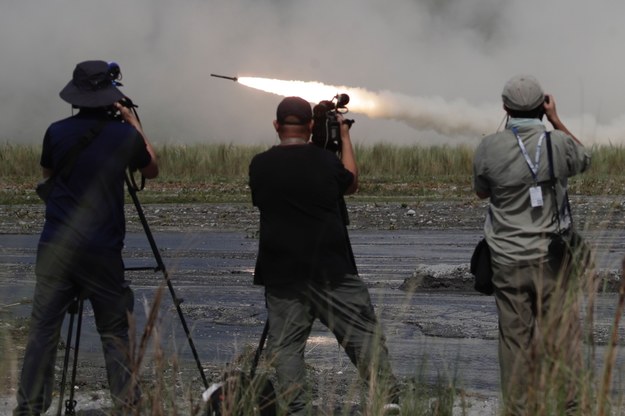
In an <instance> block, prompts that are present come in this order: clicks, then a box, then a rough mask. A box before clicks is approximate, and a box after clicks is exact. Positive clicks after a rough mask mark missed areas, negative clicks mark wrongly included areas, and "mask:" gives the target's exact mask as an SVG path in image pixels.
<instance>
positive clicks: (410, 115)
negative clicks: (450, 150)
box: [238, 77, 503, 137]
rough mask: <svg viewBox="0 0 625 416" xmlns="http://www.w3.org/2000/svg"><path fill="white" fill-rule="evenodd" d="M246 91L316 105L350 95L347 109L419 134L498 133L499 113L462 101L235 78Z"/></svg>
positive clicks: (318, 84)
mask: <svg viewBox="0 0 625 416" xmlns="http://www.w3.org/2000/svg"><path fill="white" fill-rule="evenodd" d="M238 82H239V83H240V84H243V85H245V86H247V87H250V88H254V89H257V90H261V91H265V92H269V93H272V94H276V95H280V96H283V97H288V96H293V95H295V96H299V97H302V98H303V99H305V100H307V101H309V102H311V103H313V104H316V103H318V102H319V101H322V100H329V99H331V98H332V97H334V96H335V95H336V94H340V93H345V94H347V95H349V98H350V100H349V104H348V108H349V110H350V111H352V112H356V113H362V114H365V115H367V116H369V117H371V118H385V119H390V120H397V121H401V122H403V123H406V124H408V125H409V126H412V127H414V128H416V129H420V130H434V131H436V132H438V133H441V134H446V135H452V136H456V135H476V136H477V137H480V136H481V135H483V134H488V133H491V132H493V131H495V130H496V129H497V124H496V123H497V121H499V120H500V119H501V116H502V111H503V110H502V109H501V107H499V108H480V109H478V108H475V107H472V106H470V105H469V104H468V103H466V102H464V101H462V100H456V101H454V102H451V103H448V102H446V101H445V100H443V99H442V98H440V97H430V98H415V97H408V96H405V95H402V94H396V93H392V92H389V91H381V92H378V93H376V92H372V91H368V90H366V89H363V88H355V87H347V86H336V85H326V84H323V83H321V82H314V81H294V80H291V81H287V80H280V79H270V78H258V77H238Z"/></svg>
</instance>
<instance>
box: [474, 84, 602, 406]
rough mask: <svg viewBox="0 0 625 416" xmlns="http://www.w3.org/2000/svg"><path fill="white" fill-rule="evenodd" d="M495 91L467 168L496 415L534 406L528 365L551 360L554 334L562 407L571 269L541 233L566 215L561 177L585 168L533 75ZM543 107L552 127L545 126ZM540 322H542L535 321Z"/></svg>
mask: <svg viewBox="0 0 625 416" xmlns="http://www.w3.org/2000/svg"><path fill="white" fill-rule="evenodd" d="M501 97H502V100H503V107H504V110H505V111H506V113H507V116H508V118H507V123H506V128H505V130H503V131H500V132H497V133H495V134H492V135H490V136H487V137H484V139H482V141H481V143H480V144H479V146H478V147H477V149H476V151H475V159H474V162H473V172H474V187H475V191H476V193H477V195H478V197H480V198H489V201H490V205H489V209H488V215H487V218H486V222H485V225H484V235H485V238H486V241H487V243H488V245H489V247H490V251H491V261H492V270H493V284H494V287H495V292H494V296H495V300H496V304H497V311H498V315H499V363H500V371H501V386H502V393H503V399H504V404H505V413H504V414H506V415H528V414H535V413H534V410H533V409H528V408H527V407H526V401H527V397H528V394H529V392H531V391H532V390H533V393H536V392H537V389H538V388H539V387H538V386H539V385H538V383H536V381H537V379H536V376H537V372H536V370H537V369H540V371H542V372H544V371H545V370H546V368H547V367H545V366H546V365H548V363H550V362H553V360H554V359H556V358H554V356H553V352H554V351H553V350H550V349H549V347H548V345H553V343H554V338H553V337H554V336H560V337H563V339H564V342H563V343H561V345H558V349H559V352H560V353H561V356H559V357H557V360H558V364H560V365H561V367H560V369H561V370H562V371H563V373H562V374H566V376H565V375H563V377H562V379H565V380H567V382H565V384H566V383H568V382H569V381H570V385H566V386H565V390H566V397H565V400H564V403H563V406H565V407H568V410H569V411H570V410H572V409H573V408H574V407H575V406H576V400H575V399H576V397H575V393H576V390H575V386H574V383H575V381H576V374H577V373H578V372H579V370H580V369H581V355H580V349H579V342H581V340H580V338H579V337H580V336H581V328H580V326H579V320H578V319H576V316H577V315H576V312H575V307H574V306H571V305H570V304H569V303H566V302H564V299H565V295H566V292H567V290H568V289H567V285H565V284H563V283H565V282H567V281H568V279H569V277H571V278H572V276H568V272H569V270H565V269H564V268H562V267H561V265H560V264H555V263H554V262H553V261H550V255H549V252H548V247H549V243H550V235H552V234H554V233H556V232H557V231H559V230H561V229H565V228H567V227H569V226H570V224H571V217H570V210H568V209H566V206H567V202H566V201H567V200H568V199H567V197H566V184H567V179H568V178H569V177H571V176H573V175H576V174H579V173H581V172H583V171H585V170H586V169H587V168H588V166H589V163H590V156H589V154H588V152H587V151H586V149H585V148H584V146H583V145H582V143H581V142H580V141H579V140H578V139H577V138H576V137H575V136H574V135H573V134H572V133H571V132H570V131H569V130H568V129H567V128H566V126H565V125H564V124H563V123H562V121H561V120H560V118H559V116H558V114H557V112H556V103H555V99H554V97H553V96H552V95H548V94H545V93H544V92H543V89H542V87H541V86H540V84H539V83H538V81H537V80H536V78H534V77H533V76H531V75H519V76H515V77H513V78H511V79H510V80H509V81H508V82H507V83H506V84H505V86H504V88H503V92H502V94H501ZM544 116H546V117H547V120H548V121H549V122H550V123H551V125H552V126H553V128H554V130H553V131H548V130H547V128H546V126H545V124H544V123H543V117H544ZM550 154H551V156H550ZM550 159H552V162H550ZM551 172H553V174H552V173H551ZM554 189H555V191H554ZM556 212H558V215H556ZM567 308H568V309H567ZM566 318H569V319H566ZM547 323H549V324H550V325H552V327H551V330H546V329H545V328H546V324H547ZM554 323H557V324H556V325H554ZM556 334H557V335H556ZM549 342H551V343H552V344H549ZM546 346H547V347H546ZM541 366H542V367H541ZM540 371H539V372H540ZM552 375H554V376H555V374H552ZM533 393H532V394H533ZM558 414H560V412H558Z"/></svg>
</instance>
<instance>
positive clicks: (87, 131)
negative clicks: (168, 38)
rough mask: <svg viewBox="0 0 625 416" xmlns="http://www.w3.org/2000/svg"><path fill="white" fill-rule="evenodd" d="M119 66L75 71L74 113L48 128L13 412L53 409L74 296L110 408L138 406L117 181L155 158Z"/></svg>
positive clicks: (68, 90) (147, 169) (84, 66)
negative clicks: (89, 313) (100, 361)
mask: <svg viewBox="0 0 625 416" xmlns="http://www.w3.org/2000/svg"><path fill="white" fill-rule="evenodd" d="M120 79H121V72H120V69H119V66H118V65H116V64H109V63H107V62H104V61H85V62H81V63H79V64H78V65H76V68H75V69H74V72H73V76H72V80H71V81H70V82H69V83H68V84H67V85H66V86H65V88H63V90H62V91H61V93H60V96H61V98H62V99H63V100H65V101H67V102H68V103H70V104H71V105H72V107H73V108H77V109H78V110H79V111H78V113H77V114H75V115H73V116H71V117H68V118H65V119H63V120H60V121H57V122H54V123H52V124H51V125H50V126H49V127H48V129H47V131H46V133H45V136H44V138H43V148H42V153H41V167H42V169H43V175H44V177H48V178H51V181H52V183H53V186H52V187H51V188H50V191H49V193H48V195H47V197H46V211H45V223H44V225H43V230H42V232H41V236H40V239H39V245H38V248H37V259H36V265H35V274H36V285H35V292H34V297H33V308H32V313H31V322H30V333H29V336H28V344H27V346H26V351H25V355H24V361H23V366H22V372H21V377H20V382H19V388H18V391H17V407H16V408H15V410H14V413H13V414H14V415H39V414H42V413H44V412H45V411H46V410H47V409H48V408H49V407H50V405H51V401H52V393H53V391H54V386H53V383H54V369H55V364H56V355H57V354H56V353H57V346H58V344H59V337H60V330H61V325H62V323H63V319H64V317H65V315H66V313H67V311H68V308H69V307H70V305H71V304H72V303H73V302H74V300H75V299H77V298H82V299H88V300H89V301H90V303H91V306H92V308H93V313H94V316H95V321H96V327H97V330H98V333H99V334H100V338H101V341H102V348H103V352H104V359H105V366H106V373H107V377H108V384H109V388H110V391H111V396H112V399H113V405H114V408H113V410H112V413H111V414H121V413H122V412H126V411H127V409H128V407H129V406H132V405H133V404H134V403H136V401H137V400H138V396H137V394H138V391H137V389H136V388H135V386H133V385H132V382H131V374H130V370H131V366H130V362H129V337H128V315H129V314H130V313H132V311H133V304H134V296H133V293H132V290H131V289H130V287H129V286H128V282H127V281H126V280H125V278H124V263H123V260H122V247H123V244H124V237H125V218H124V178H125V171H126V169H128V168H130V169H138V170H139V171H140V172H141V174H142V175H143V176H144V177H146V178H154V177H156V176H157V175H158V165H157V162H156V155H155V153H154V149H153V148H152V145H151V144H150V142H149V141H148V139H147V137H146V136H145V134H144V133H143V129H142V127H141V124H140V122H139V120H138V118H137V117H136V114H134V113H133V111H131V109H130V108H129V106H131V105H132V104H131V101H130V100H129V99H128V98H127V97H125V96H124V94H122V93H121V91H120V90H119V89H118V86H121V84H120V83H119V80H120Z"/></svg>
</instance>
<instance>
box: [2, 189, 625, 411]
mask: <svg viewBox="0 0 625 416" xmlns="http://www.w3.org/2000/svg"><path fill="white" fill-rule="evenodd" d="M572 205H573V211H574V215H575V218H576V219H577V225H578V227H579V228H580V229H589V230H591V229H606V228H610V229H625V216H624V215H623V211H624V207H625V205H624V202H623V201H622V199H621V198H617V197H605V198H597V197H593V198H586V197H573V198H572ZM348 208H349V216H350V221H351V222H350V226H349V227H350V229H362V230H368V229H371V230H419V229H454V228H456V229H466V230H479V229H481V227H482V223H483V220H484V214H485V212H486V204H485V203H484V202H482V201H478V200H477V199H472V200H454V201H415V202H377V203H366V202H354V201H350V200H348ZM126 209H127V222H128V225H127V228H128V231H131V232H132V231H141V230H142V228H141V223H140V222H139V221H138V219H137V215H136V210H135V207H134V206H132V205H127V207H126ZM143 209H144V212H145V215H146V218H147V221H148V223H149V224H150V227H151V229H152V231H153V232H155V233H157V232H159V231H168V232H172V231H174V232H178V231H179V232H189V231H194V232H195V231H200V230H224V231H226V230H228V231H244V232H246V233H248V234H249V235H256V234H257V229H258V212H257V210H256V209H255V208H254V207H252V206H251V205H250V204H201V205H198V204H169V205H155V204H151V205H146V206H144V207H143ZM42 221H43V205H41V204H37V205H20V206H0V235H1V234H36V233H38V232H40V230H41V226H42ZM0 318H2V316H1V315H0ZM0 323H2V324H3V325H5V324H6V322H5V320H4V319H0ZM13 324H14V327H13V328H11V329H10V331H11V334H12V335H13V336H14V337H16V339H20V328H21V331H23V330H24V328H23V324H24V323H23V322H22V323H21V326H20V323H17V324H16V323H13ZM3 333H5V332H3ZM21 338H23V333H22V334H21ZM13 347H14V348H17V349H18V350H19V348H23V346H20V345H14V346H13ZM2 348H6V347H2ZM2 348H0V350H2ZM17 366H18V365H17V360H15V362H10V363H9V364H8V365H5V367H7V368H4V370H5V371H4V372H5V375H6V378H5V383H4V388H2V389H0V392H2V394H0V416H4V415H9V414H10V409H11V408H12V407H13V406H14V400H15V399H14V390H13V387H12V386H14V385H15V377H16V376H15V374H16V368H17ZM221 370H222V369H221V368H217V367H215V368H207V374H213V375H215V374H219V373H220V372H221ZM80 371H81V372H84V371H85V369H83V368H81V369H80ZM91 371H92V376H93V377H90V378H91V379H92V380H93V383H92V384H89V385H84V386H79V388H78V390H77V391H76V397H75V398H76V400H77V402H78V403H77V409H79V412H78V413H77V414H79V415H93V416H95V415H104V414H106V411H107V409H108V408H109V406H110V403H109V400H108V391H107V390H106V388H105V385H103V380H105V377H104V374H103V372H102V369H91ZM180 371H181V374H182V373H184V372H185V371H188V372H189V374H192V373H193V371H194V369H193V368H191V369H180ZM318 371H319V372H318V373H317V374H314V376H315V379H316V380H319V379H321V380H327V381H328V382H327V383H325V385H326V386H331V387H332V388H331V391H330V390H329V391H325V392H323V391H322V392H321V394H320V397H323V398H324V402H326V403H325V404H326V405H327V403H328V401H329V402H331V401H332V400H333V399H337V398H338V399H340V398H341V396H342V395H344V394H345V393H346V391H345V390H346V389H347V386H349V385H351V380H352V379H353V374H350V373H349V371H346V372H336V371H334V370H318ZM324 371H326V373H323V372H324ZM189 377H191V376H189ZM96 380H98V381H96ZM197 384H198V385H199V386H201V382H200V381H199V380H198V383H197ZM337 386H338V387H337ZM318 387H319V388H320V389H323V386H318ZM66 397H67V396H66ZM316 404H317V406H318V407H319V408H320V409H321V408H324V403H322V402H317V403H316ZM56 406H57V405H56V403H54V404H53V406H52V408H51V411H50V412H49V414H53V413H55V412H56V409H57V407H56ZM497 407H498V399H497V397H486V396H482V395H480V394H471V393H466V394H465V395H461V396H459V397H458V399H457V400H456V406H455V408H454V409H455V410H454V413H453V414H454V415H463V416H478V415H479V416H489V415H496V414H497ZM343 410H345V408H343ZM318 414H319V415H325V414H328V415H329V414H332V412H331V411H325V412H322V411H321V410H320V411H319V413H318ZM348 414H350V415H357V414H360V413H359V410H358V406H357V405H355V406H354V409H353V410H352V411H351V412H350V413H348Z"/></svg>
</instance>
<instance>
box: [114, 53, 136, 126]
mask: <svg viewBox="0 0 625 416" xmlns="http://www.w3.org/2000/svg"><path fill="white" fill-rule="evenodd" d="M107 76H108V79H109V80H110V81H111V82H112V83H113V85H114V86H116V87H123V86H124V84H122V83H121V82H120V81H121V80H122V71H121V68H120V67H119V65H118V64H117V63H116V62H111V63H109V67H108V73H107ZM119 103H120V104H121V105H123V106H124V107H126V108H130V109H131V110H132V111H133V112H134V113H135V116H137V119H138V118H139V117H138V116H139V115H138V114H137V110H136V108H137V107H138V106H137V105H136V104H135V103H133V102H132V100H131V99H130V98H128V97H124V98H122V99H121V100H120V101H119ZM108 114H109V117H111V118H112V119H113V120H121V115H120V113H119V110H118V109H117V108H116V107H115V106H111V107H109V109H108Z"/></svg>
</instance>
